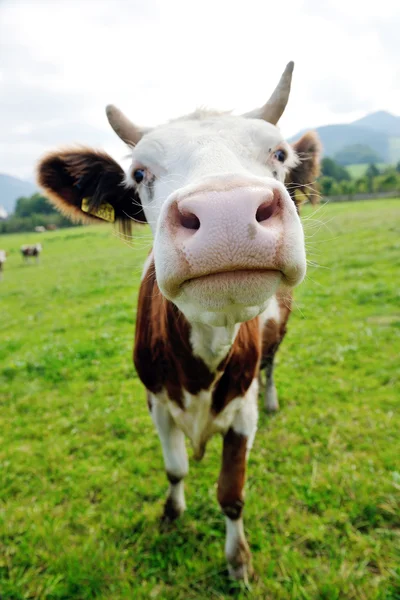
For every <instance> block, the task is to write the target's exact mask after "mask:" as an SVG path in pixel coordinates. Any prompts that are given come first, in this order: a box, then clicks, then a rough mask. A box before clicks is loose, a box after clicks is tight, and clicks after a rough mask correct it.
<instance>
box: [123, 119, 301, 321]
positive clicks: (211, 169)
mask: <svg viewBox="0 0 400 600" xmlns="http://www.w3.org/2000/svg"><path fill="white" fill-rule="evenodd" d="M281 148H283V149H284V150H285V151H286V153H287V159H286V160H285V162H284V163H281V162H279V161H278V160H277V159H276V157H275V156H274V152H275V150H277V149H281ZM297 162H298V158H297V157H296V155H295V153H294V151H293V149H292V148H291V147H290V146H289V145H288V144H287V143H286V142H285V141H284V140H283V137H282V135H281V133H280V131H279V129H278V128H277V127H275V126H274V125H271V124H270V123H266V122H265V121H262V120H257V119H252V118H244V117H237V116H233V115H230V114H213V113H198V114H197V113H196V114H194V115H189V116H187V117H184V118H182V119H179V120H176V121H173V122H170V123H168V124H166V125H163V126H161V127H157V128H156V129H154V130H153V131H151V132H149V133H147V134H146V135H144V137H143V138H142V139H141V140H140V141H139V143H138V144H137V145H136V146H135V147H134V148H133V149H132V165H131V167H130V169H129V174H128V176H127V179H126V184H127V185H131V186H133V187H135V188H136V190H137V192H138V194H139V196H140V199H141V202H142V205H143V209H144V212H145V214H146V218H147V220H148V222H149V224H150V227H151V229H152V231H153V234H154V260H155V267H156V272H157V283H158V286H159V288H160V290H161V293H162V294H163V295H164V296H165V297H167V298H168V299H169V300H171V301H173V302H174V303H175V304H176V305H177V306H178V308H179V309H180V310H181V311H182V312H183V313H184V314H185V316H186V318H188V320H189V321H190V322H191V323H192V322H194V321H197V322H201V323H204V324H208V325H215V326H225V325H233V324H235V323H241V322H243V321H246V320H249V319H251V318H254V317H256V316H257V315H259V314H261V313H262V312H263V311H264V310H265V309H266V303H267V302H268V299H269V298H270V297H271V296H273V295H274V294H275V292H276V290H277V287H278V286H279V285H280V283H281V280H280V275H279V277H278V273H279V271H281V272H282V273H283V277H284V278H286V279H287V280H288V281H289V283H290V285H291V286H293V285H297V284H298V283H300V281H301V280H302V278H303V277H304V274H305V252H304V237H303V231H302V226H301V223H300V219H299V217H298V215H297V212H296V210H295V207H294V204H293V202H292V200H291V198H290V196H289V194H288V192H287V190H286V189H285V187H284V185H283V183H282V182H283V181H284V179H285V175H286V173H287V171H288V170H289V169H290V168H292V167H293V166H294V165H295V164H296V163H297ZM138 167H140V168H144V169H145V170H146V179H151V180H152V181H153V183H152V190H153V193H152V195H151V196H150V194H149V188H148V186H147V185H146V183H145V182H144V183H141V184H135V182H134V181H133V180H132V177H131V173H132V171H133V170H134V169H135V168H138ZM215 189H219V192H218V194H217V195H216V193H215V192H214V191H213V190H215ZM272 190H277V191H278V192H279V194H280V196H281V202H280V210H279V211H278V212H277V213H276V215H275V214H274V216H273V218H271V219H270V220H268V221H266V225H265V226H264V225H260V223H259V222H258V221H257V220H256V218H255V215H256V210H257V207H258V206H259V205H260V203H261V202H263V201H264V200H265V199H266V198H268V197H269V196H268V194H271V193H272ZM193 194H197V197H196V198H195V199H194V200H193ZM270 197H271V196H270ZM188 198H189V200H190V202H189V200H188ZM188 202H189V204H190V203H193V202H195V212H194V213H193V214H196V216H197V211H200V212H202V215H201V219H200V221H201V222H202V223H203V225H202V226H200V229H199V230H197V231H194V230H189V229H187V228H184V227H180V225H178V228H177V227H176V226H175V224H174V223H173V222H172V221H171V219H172V220H173V219H174V218H175V219H177V218H178V217H176V206H177V203H178V204H179V205H182V206H183V203H186V204H187V203H188ZM189 204H188V206H189ZM174 211H175V212H174ZM174 215H175V216H174ZM207 221H209V223H208V224H207ZM205 224H207V226H205ZM250 232H251V233H250ZM280 244H281V246H280V248H279V252H278V254H279V256H280V259H279V263H275V258H274V257H275V256H277V251H278V246H279V245H280ZM246 268H250V269H254V270H255V271H256V270H257V269H259V271H258V275H255V274H254V276H250V277H249V278H248V279H247V281H246V280H243V281H242V282H241V281H239V279H238V278H236V279H235V278H234V279H233V281H232V282H230V283H229V284H228V283H226V281H225V282H222V283H221V285H219V284H218V281H217V282H216V283H215V285H214V284H213V282H212V281H211V282H210V280H208V281H205V280H203V279H199V276H200V275H201V276H202V275H204V274H205V275H207V274H209V273H210V272H217V273H220V272H224V271H229V270H233V271H235V270H237V269H246ZM265 269H278V270H276V271H275V273H276V274H277V277H274V276H273V275H265V276H264V277H261V271H262V270H264V272H265ZM271 273H272V272H271ZM193 278H194V279H193ZM193 282H194V283H193ZM285 283H286V281H285ZM211 284H212V285H211ZM210 286H211V287H210Z"/></svg>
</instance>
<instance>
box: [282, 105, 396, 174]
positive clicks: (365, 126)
mask: <svg viewBox="0 0 400 600" xmlns="http://www.w3.org/2000/svg"><path fill="white" fill-rule="evenodd" d="M315 131H316V132H317V133H318V135H319V137H320V139H321V142H322V147H323V155H324V156H330V157H334V155H335V154H337V153H338V152H340V151H341V150H343V148H345V147H346V146H354V145H355V144H362V145H364V146H369V147H370V148H371V150H373V151H374V152H375V153H376V154H377V155H378V157H379V158H380V161H381V162H384V163H396V162H398V161H399V160H400V117H397V116H395V115H391V114H390V113H388V112H385V111H378V112H375V113H371V114H369V115H366V116H365V117H363V118H362V119H358V120H357V121H354V122H353V123H343V124H339V125H324V126H322V127H317V128H315ZM302 133H304V131H303V132H300V133H298V134H297V135H295V136H293V138H292V139H291V140H290V141H292V140H296V139H298V138H299V137H300V136H301V134H302Z"/></svg>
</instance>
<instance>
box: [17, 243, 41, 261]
mask: <svg viewBox="0 0 400 600" xmlns="http://www.w3.org/2000/svg"><path fill="white" fill-rule="evenodd" d="M41 252H42V244H40V243H39V244H30V245H29V244H24V245H23V246H21V254H22V257H23V258H24V260H25V262H29V258H30V257H33V256H35V257H36V262H37V263H38V262H39V257H40V253H41Z"/></svg>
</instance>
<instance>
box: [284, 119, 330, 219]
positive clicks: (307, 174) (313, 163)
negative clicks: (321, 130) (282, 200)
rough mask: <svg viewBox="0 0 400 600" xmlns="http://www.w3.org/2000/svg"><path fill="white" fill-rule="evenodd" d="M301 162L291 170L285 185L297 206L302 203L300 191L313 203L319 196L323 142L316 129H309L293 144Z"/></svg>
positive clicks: (315, 202)
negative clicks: (317, 180) (318, 186)
mask: <svg viewBox="0 0 400 600" xmlns="http://www.w3.org/2000/svg"><path fill="white" fill-rule="evenodd" d="M292 147H293V149H294V151H295V152H296V154H297V156H298V158H299V159H300V160H299V163H298V164H297V165H296V166H295V167H294V168H293V169H291V170H290V171H289V173H288V174H287V177H286V181H285V185H286V186H287V188H288V191H289V194H290V196H291V197H292V199H293V201H294V203H295V204H296V206H297V207H299V205H300V204H301V203H302V200H301V198H299V195H298V193H297V194H296V192H300V193H301V194H302V195H303V196H305V197H306V198H307V199H308V200H310V202H311V204H317V202H318V201H319V196H318V193H317V191H316V190H317V186H316V179H317V177H318V175H319V173H320V155H321V150H322V148H321V142H320V140H319V138H318V135H317V133H315V131H308V132H307V133H305V134H304V135H303V136H302V137H301V138H300V139H299V140H297V142H294V144H292Z"/></svg>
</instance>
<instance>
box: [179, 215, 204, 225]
mask: <svg viewBox="0 0 400 600" xmlns="http://www.w3.org/2000/svg"><path fill="white" fill-rule="evenodd" d="M179 220H180V222H181V225H182V227H184V228H185V229H200V221H199V219H198V217H196V215H194V214H193V213H182V212H179Z"/></svg>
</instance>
